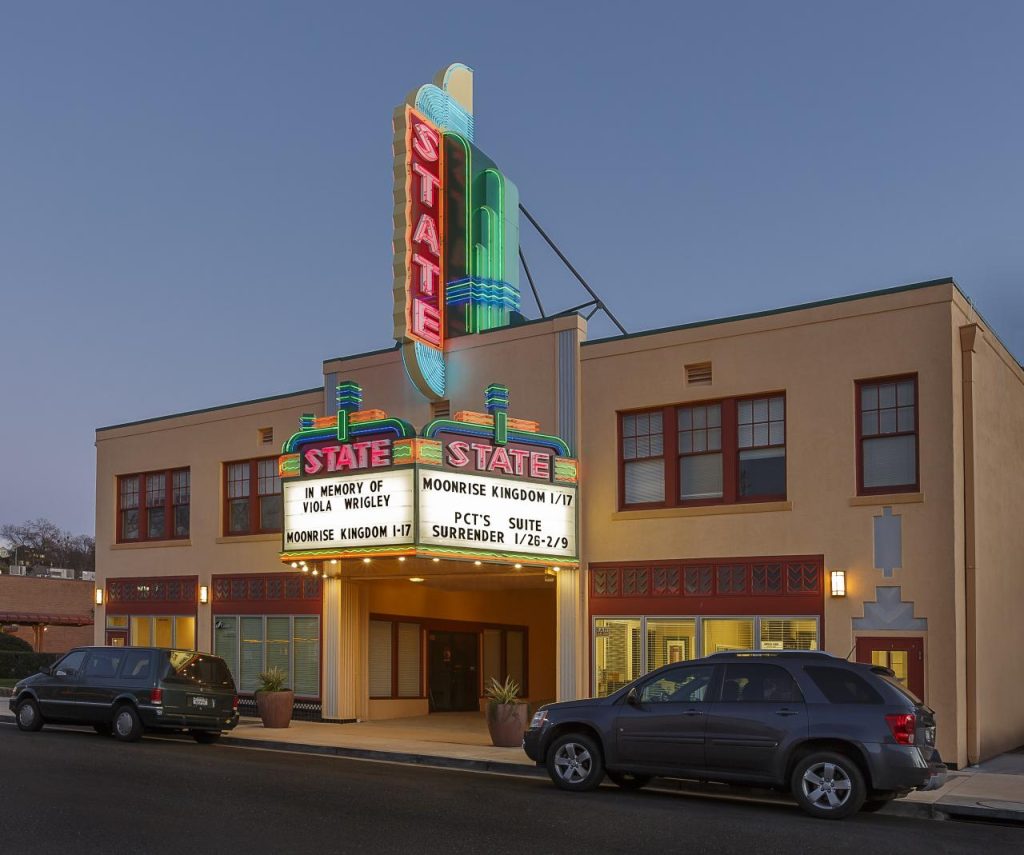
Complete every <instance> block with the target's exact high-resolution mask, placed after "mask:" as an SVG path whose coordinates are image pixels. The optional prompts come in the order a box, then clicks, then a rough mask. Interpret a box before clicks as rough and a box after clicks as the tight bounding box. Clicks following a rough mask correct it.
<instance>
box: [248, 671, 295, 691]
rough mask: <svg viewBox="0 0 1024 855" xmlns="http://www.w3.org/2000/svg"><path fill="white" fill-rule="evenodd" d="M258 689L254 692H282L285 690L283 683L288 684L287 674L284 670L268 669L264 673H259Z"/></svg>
mask: <svg viewBox="0 0 1024 855" xmlns="http://www.w3.org/2000/svg"><path fill="white" fill-rule="evenodd" d="M259 680H260V687H259V688H258V689H257V690H256V691H258V692H283V691H285V690H286V688H287V687H286V686H285V683H287V682H288V672H287V671H285V670H284V668H278V667H276V666H275V667H273V668H268V669H267V670H266V671H260V674H259Z"/></svg>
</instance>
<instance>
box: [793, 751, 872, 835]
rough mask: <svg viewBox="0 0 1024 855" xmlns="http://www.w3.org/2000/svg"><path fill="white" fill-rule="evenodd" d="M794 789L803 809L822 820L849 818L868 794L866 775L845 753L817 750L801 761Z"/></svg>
mask: <svg viewBox="0 0 1024 855" xmlns="http://www.w3.org/2000/svg"><path fill="white" fill-rule="evenodd" d="M790 789H791V792H792V794H793V797H794V798H795V799H796V802H797V804H798V805H800V807H801V809H802V810H803V811H804V812H805V813H808V814H810V815H811V816H816V817H818V818H820V819H845V818H846V817H848V816H851V815H852V814H855V813H856V812H857V811H859V810H860V808H861V805H863V804H864V799H865V797H866V796H867V787H866V786H865V784H864V776H863V775H862V774H861V772H860V769H858V768H857V764H856V763H854V762H853V760H851V759H850V758H849V757H847V756H846V755H845V754H838V753H836V752H834V751H815V752H814V753H813V754H808V755H806V756H804V757H802V758H800V760H798V761H797V764H796V766H795V767H794V769H793V775H792V777H791V778H790Z"/></svg>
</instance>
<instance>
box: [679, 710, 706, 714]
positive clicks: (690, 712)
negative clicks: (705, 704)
mask: <svg viewBox="0 0 1024 855" xmlns="http://www.w3.org/2000/svg"><path fill="white" fill-rule="evenodd" d="M683 715H704V711H703V710H683Z"/></svg>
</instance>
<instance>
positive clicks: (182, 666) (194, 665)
mask: <svg viewBox="0 0 1024 855" xmlns="http://www.w3.org/2000/svg"><path fill="white" fill-rule="evenodd" d="M172 665H173V666H174V671H175V674H176V675H177V676H178V677H180V678H181V679H183V680H188V681H190V682H192V683H199V684H202V685H204V686H215V687H221V688H225V689H226V688H231V689H234V687H235V684H234V682H233V681H232V679H231V673H230V672H229V671H228V669H227V666H226V665H225V664H224V660H223V659H221V658H220V657H217V656H203V655H201V654H193V655H191V656H190V657H189V658H188V659H187V660H186V661H184V662H181V661H180V660H179V661H178V662H174V660H173V657H172Z"/></svg>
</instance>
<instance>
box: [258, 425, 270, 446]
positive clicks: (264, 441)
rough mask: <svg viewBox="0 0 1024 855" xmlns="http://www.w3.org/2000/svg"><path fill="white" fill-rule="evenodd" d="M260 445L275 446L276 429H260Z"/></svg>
mask: <svg viewBox="0 0 1024 855" xmlns="http://www.w3.org/2000/svg"><path fill="white" fill-rule="evenodd" d="M257 435H258V439H259V444H260V445H273V444H274V429H273V428H272V427H266V428H260V429H259V430H258V431H257Z"/></svg>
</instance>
